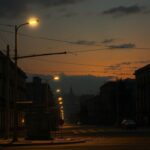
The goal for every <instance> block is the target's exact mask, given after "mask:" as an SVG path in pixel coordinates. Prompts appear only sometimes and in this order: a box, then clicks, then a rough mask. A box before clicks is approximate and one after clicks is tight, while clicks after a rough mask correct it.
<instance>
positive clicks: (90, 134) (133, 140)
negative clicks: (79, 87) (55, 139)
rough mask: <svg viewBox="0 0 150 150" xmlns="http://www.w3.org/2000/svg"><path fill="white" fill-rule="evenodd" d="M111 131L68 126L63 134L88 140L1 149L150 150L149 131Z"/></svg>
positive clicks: (2, 149)
mask: <svg viewBox="0 0 150 150" xmlns="http://www.w3.org/2000/svg"><path fill="white" fill-rule="evenodd" d="M110 131H111V132H110V134H108V133H109V132H108V130H107V134H102V133H104V129H102V128H97V127H68V128H67V127H66V128H65V129H63V131H62V135H61V136H64V137H65V136H66V137H69V136H72V137H76V138H78V137H84V138H85V139H87V141H86V142H85V143H78V144H67V145H47V146H21V147H20V146H18V147H3V148H1V149H0V150H50V149H51V150H150V136H149V132H146V131H144V132H141V131H127V132H126V131H123V132H121V131H119V132H116V131H115V130H110ZM115 132H116V134H115ZM143 133H144V134H143ZM57 136H60V135H57Z"/></svg>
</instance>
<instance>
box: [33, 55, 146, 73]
mask: <svg viewBox="0 0 150 150" xmlns="http://www.w3.org/2000/svg"><path fill="white" fill-rule="evenodd" d="M31 61H38V62H46V63H56V64H65V65H76V66H88V67H103V68H105V69H107V70H105V71H109V70H120V69H132V70H133V69H135V66H133V67H129V66H125V67H124V66H119V67H116V65H97V64H84V63H76V62H68V61H67V62H66V61H52V60H47V59H42V58H36V59H32V60H31ZM146 63H147V62H146ZM133 64H134V62H133ZM113 67H116V68H113ZM108 69H109V70H108ZM132 70H129V71H132Z"/></svg>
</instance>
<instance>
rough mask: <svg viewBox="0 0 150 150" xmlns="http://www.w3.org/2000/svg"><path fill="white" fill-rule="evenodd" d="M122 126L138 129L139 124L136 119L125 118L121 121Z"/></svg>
mask: <svg viewBox="0 0 150 150" xmlns="http://www.w3.org/2000/svg"><path fill="white" fill-rule="evenodd" d="M121 127H122V128H123V129H136V128H137V124H136V122H135V121H134V120H131V119H124V120H123V121H122V122H121Z"/></svg>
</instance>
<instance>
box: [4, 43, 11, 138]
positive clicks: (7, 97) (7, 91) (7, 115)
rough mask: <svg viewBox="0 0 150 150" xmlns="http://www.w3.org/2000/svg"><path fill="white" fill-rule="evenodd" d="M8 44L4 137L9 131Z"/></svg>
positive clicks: (7, 135) (7, 136)
mask: <svg viewBox="0 0 150 150" xmlns="http://www.w3.org/2000/svg"><path fill="white" fill-rule="evenodd" d="M9 51H10V49H9V45H7V59H6V92H5V94H6V121H5V130H6V134H5V137H6V139H8V138H9V133H10V97H9V84H10V83H9V74H10V67H9V65H10V64H9V63H10V59H9Z"/></svg>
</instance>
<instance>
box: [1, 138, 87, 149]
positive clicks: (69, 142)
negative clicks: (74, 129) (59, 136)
mask: <svg viewBox="0 0 150 150" xmlns="http://www.w3.org/2000/svg"><path fill="white" fill-rule="evenodd" d="M84 142H86V140H85V139H81V140H75V139H74V140H73V139H72V141H71V140H70V141H58V142H57V141H47V142H44V141H43V142H41V141H40V142H39V143H38V142H33V141H25V142H24V143H23V142H21V143H3V144H0V146H2V147H9V146H36V145H65V144H78V143H84Z"/></svg>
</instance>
